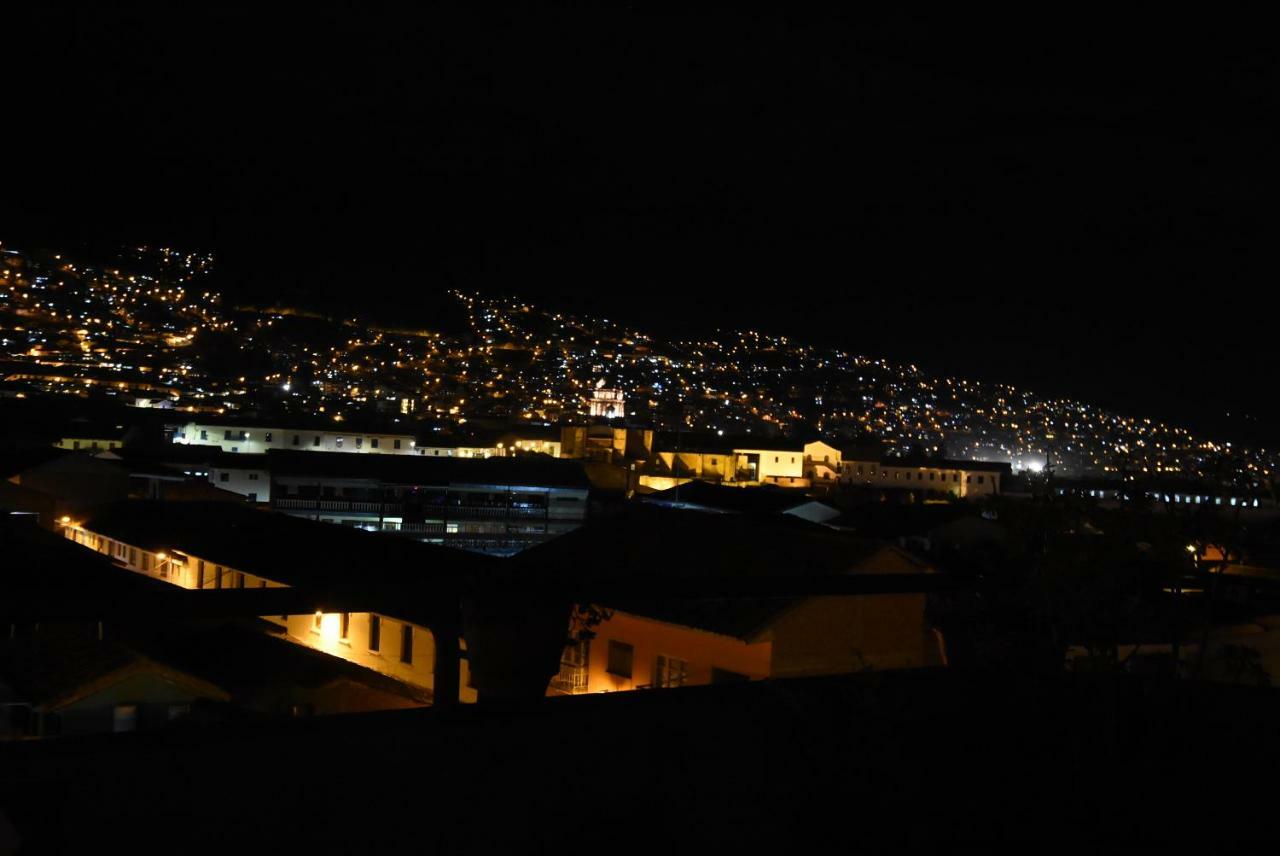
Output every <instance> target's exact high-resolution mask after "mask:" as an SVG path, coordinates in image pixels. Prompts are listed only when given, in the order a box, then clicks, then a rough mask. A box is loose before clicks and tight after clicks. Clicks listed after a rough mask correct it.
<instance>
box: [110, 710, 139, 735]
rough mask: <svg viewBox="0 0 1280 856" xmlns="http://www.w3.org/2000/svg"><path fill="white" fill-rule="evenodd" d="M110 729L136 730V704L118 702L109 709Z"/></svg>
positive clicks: (119, 730)
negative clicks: (113, 707) (112, 708)
mask: <svg viewBox="0 0 1280 856" xmlns="http://www.w3.org/2000/svg"><path fill="white" fill-rule="evenodd" d="M111 730H112V731H115V732H117V733H118V732H122V731H137V730H138V706H137V705H136V704H118V705H116V706H115V709H114V710H112V711H111Z"/></svg>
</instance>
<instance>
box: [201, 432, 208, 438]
mask: <svg viewBox="0 0 1280 856" xmlns="http://www.w3.org/2000/svg"><path fill="white" fill-rule="evenodd" d="M200 439H201V440H208V439H209V432H208V431H201V432H200Z"/></svg>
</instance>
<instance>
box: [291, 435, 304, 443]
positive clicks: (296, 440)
mask: <svg viewBox="0 0 1280 856" xmlns="http://www.w3.org/2000/svg"><path fill="white" fill-rule="evenodd" d="M301 442H302V437H301V436H300V435H298V434H294V435H293V445H295V446H297V445H299V444H300V443H301Z"/></svg>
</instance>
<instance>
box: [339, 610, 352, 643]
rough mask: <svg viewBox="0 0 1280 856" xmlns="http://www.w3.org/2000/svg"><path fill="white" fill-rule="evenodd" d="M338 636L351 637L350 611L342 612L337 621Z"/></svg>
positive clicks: (341, 637) (342, 637)
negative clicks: (340, 618)
mask: <svg viewBox="0 0 1280 856" xmlns="http://www.w3.org/2000/svg"><path fill="white" fill-rule="evenodd" d="M338 638H339V639H349V638H351V613H349V612H344V613H342V620H341V621H340V622H339V623H338Z"/></svg>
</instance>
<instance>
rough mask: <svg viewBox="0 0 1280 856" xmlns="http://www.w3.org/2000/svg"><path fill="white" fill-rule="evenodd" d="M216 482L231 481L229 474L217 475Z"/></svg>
mask: <svg viewBox="0 0 1280 856" xmlns="http://www.w3.org/2000/svg"><path fill="white" fill-rule="evenodd" d="M218 481H231V473H218Z"/></svg>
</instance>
